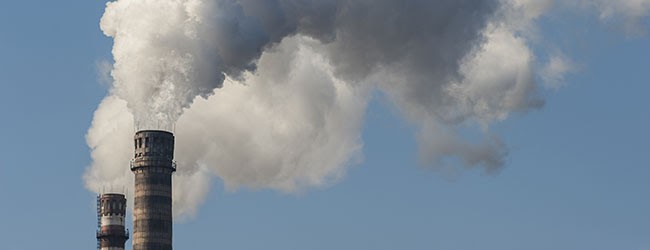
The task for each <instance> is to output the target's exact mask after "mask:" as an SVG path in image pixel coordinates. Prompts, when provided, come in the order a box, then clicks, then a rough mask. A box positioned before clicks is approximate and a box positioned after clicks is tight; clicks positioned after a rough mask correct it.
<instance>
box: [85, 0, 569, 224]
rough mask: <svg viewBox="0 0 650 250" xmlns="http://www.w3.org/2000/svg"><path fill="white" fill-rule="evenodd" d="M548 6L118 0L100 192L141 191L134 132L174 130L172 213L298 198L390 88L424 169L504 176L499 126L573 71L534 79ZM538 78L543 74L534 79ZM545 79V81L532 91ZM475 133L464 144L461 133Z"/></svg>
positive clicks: (93, 143)
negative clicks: (217, 184) (222, 197)
mask: <svg viewBox="0 0 650 250" xmlns="http://www.w3.org/2000/svg"><path fill="white" fill-rule="evenodd" d="M552 7H553V1H534V0H492V1H470V0H467V1H464V0H442V1H417V0H406V1H393V0H354V1H350V0H335V1H319V0H318V1H317V0H267V1H255V0H118V1H115V2H110V3H108V4H107V8H106V12H105V14H104V16H103V18H102V20H101V28H102V30H103V31H104V32H105V34H106V35H108V36H110V37H112V38H113V39H114V42H115V43H114V47H113V55H114V59H115V64H114V65H113V68H112V71H111V76H112V78H113V85H112V88H111V91H110V95H109V96H108V97H106V98H105V100H104V101H103V102H102V103H101V104H100V106H99V108H98V110H97V111H96V112H95V118H94V120H93V124H92V126H91V128H90V129H89V131H88V135H87V141H88V145H89V146H90V147H91V149H92V153H91V156H92V159H93V163H92V165H91V166H90V167H89V168H88V170H87V172H86V175H85V176H84V178H85V181H86V184H87V186H88V188H89V189H91V190H93V191H96V190H99V189H100V188H101V187H102V186H107V185H124V186H127V187H128V186H131V185H132V181H133V180H132V174H131V173H130V171H129V169H128V162H129V160H130V157H131V154H132V148H131V143H130V142H131V138H132V135H133V133H134V132H135V130H137V129H166V130H170V129H173V128H174V125H175V126H176V128H175V133H176V137H177V145H176V160H177V161H178V165H179V167H178V172H177V173H176V174H175V175H174V206H175V207H174V208H175V209H174V211H175V213H176V215H192V214H193V213H194V212H195V211H196V209H197V207H198V205H199V204H200V203H201V202H202V201H203V200H204V197H205V195H206V194H207V192H208V190H209V188H210V180H211V179H212V178H213V177H212V176H217V177H218V178H221V179H222V180H223V182H224V183H225V185H226V188H228V189H230V190H236V189H237V188H240V187H248V188H252V189H261V188H272V189H276V190H280V191H283V192H291V193H295V192H300V191H301V190H304V189H305V188H309V187H314V186H323V185H329V184H332V183H335V182H336V180H338V179H339V178H341V177H342V176H344V175H345V169H346V166H349V165H353V164H355V163H358V162H359V161H361V159H362V155H361V149H362V145H363V142H362V141H361V138H360V134H361V127H362V123H363V115H364V112H365V108H366V105H367V103H368V101H369V99H370V97H371V93H372V92H373V91H376V90H379V91H382V92H384V93H385V96H387V98H388V99H389V100H390V101H391V102H392V103H393V104H394V105H395V107H396V109H397V110H399V111H400V112H401V114H402V115H403V117H404V119H406V120H407V121H408V122H410V123H412V124H413V125H415V127H416V128H417V131H415V134H416V136H417V139H418V143H419V155H420V162H421V163H422V165H423V166H427V167H431V168H434V169H440V170H444V171H445V172H447V171H458V170H459V169H461V168H462V167H468V168H481V169H483V170H484V171H485V172H487V173H493V172H498V171H499V170H500V169H501V168H502V167H503V166H504V163H505V160H506V157H507V156H508V148H507V146H506V144H505V143H504V142H503V141H502V140H501V139H500V138H499V136H498V135H495V134H493V133H491V132H490V131H489V124H490V123H493V122H499V121H503V120H505V119H507V117H508V115H509V114H511V113H512V112H526V111H528V110H531V109H536V108H540V107H541V106H542V105H543V103H544V101H543V99H542V98H540V95H539V91H540V86H550V87H552V88H557V87H559V86H561V84H562V83H563V76H564V74H566V73H567V72H569V71H570V70H571V64H570V63H569V62H570V61H569V60H568V59H566V58H565V57H563V56H562V55H552V56H550V57H549V58H551V59H550V60H549V62H548V63H547V65H546V66H543V67H541V68H540V67H538V66H537V65H536V63H537V58H536V56H535V54H534V53H533V51H532V50H531V49H530V48H529V46H528V43H529V41H530V40H531V39H536V36H535V34H534V32H532V31H531V30H534V29H533V28H531V27H533V26H534V21H535V20H536V19H537V18H538V17H539V16H541V15H542V14H544V13H545V12H547V11H549V10H550V9H552ZM537 69H541V71H540V72H539V73H536V71H537ZM535 79H542V80H543V81H544V84H538V83H536V81H535ZM473 127H476V128H477V129H476V130H477V132H478V133H474V134H476V136H472V137H471V138H468V137H467V136H466V134H467V133H463V132H462V130H463V129H465V128H470V129H471V128H473Z"/></svg>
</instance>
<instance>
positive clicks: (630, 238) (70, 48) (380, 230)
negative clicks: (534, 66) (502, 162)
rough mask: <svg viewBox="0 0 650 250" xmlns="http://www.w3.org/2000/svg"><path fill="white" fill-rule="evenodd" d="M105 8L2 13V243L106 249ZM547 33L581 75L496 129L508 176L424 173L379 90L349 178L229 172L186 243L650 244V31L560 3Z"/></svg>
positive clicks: (13, 7) (53, 5) (14, 247)
mask: <svg viewBox="0 0 650 250" xmlns="http://www.w3.org/2000/svg"><path fill="white" fill-rule="evenodd" d="M104 6H105V3H104V1H88V0H84V1H81V0H74V1H73V0H70V1H7V2H3V4H2V6H1V7H0V200H1V201H0V242H2V247H0V248H2V249H3V250H5V249H6V250H20V249H93V248H95V226H96V217H95V216H96V215H95V207H94V202H95V200H94V199H95V196H94V195H95V194H94V193H91V192H89V191H88V190H87V189H86V188H85V186H84V182H83V180H82V175H83V173H84V171H85V168H86V167H87V166H88V165H89V164H90V161H91V159H90V156H89V152H90V150H89V148H88V146H87V145H86V142H85V138H84V136H85V134H86V132H87V130H88V127H89V126H90V122H91V120H92V115H93V112H94V110H95V109H96V108H97V105H98V104H99V102H100V101H101V100H102V98H103V97H104V96H106V94H107V91H108V86H107V85H106V84H103V83H101V81H100V80H99V77H98V75H99V74H98V71H97V64H98V62H100V61H102V60H110V59H111V54H110V53H111V47H112V40H111V39H110V38H108V37H106V36H104V35H103V34H102V32H101V30H100V29H99V24H98V22H99V19H100V17H101V15H102V13H103V11H104ZM645 22H646V23H648V20H645ZM539 28H540V31H539V32H540V35H541V36H544V37H545V38H546V39H548V40H549V41H552V42H553V44H555V46H557V47H558V49H561V50H562V51H563V52H564V54H565V55H566V56H567V57H568V58H571V60H572V61H573V62H574V63H575V65H577V67H576V68H577V70H575V71H574V72H572V73H570V74H568V75H567V78H566V85H564V86H562V87H560V88H558V89H556V90H545V92H544V93H543V96H544V97H545V99H546V105H545V106H544V107H543V108H541V109H539V110H533V111H530V112H528V113H526V114H514V115H511V116H510V118H508V119H507V120H506V121H504V122H501V123H497V124H494V125H493V126H492V129H493V130H494V131H495V132H496V133H498V134H500V135H501V136H503V138H504V140H505V142H506V143H507V144H508V145H509V147H510V148H511V152H510V155H509V156H508V158H507V165H506V167H505V168H504V169H502V170H501V171H500V172H499V173H497V174H494V175H486V174H483V172H482V171H479V170H478V169H474V170H472V169H470V170H464V171H461V174H460V175H458V176H455V177H453V178H451V177H448V176H444V175H442V174H440V173H438V172H435V171H431V170H429V169H425V168H421V167H418V164H417V155H416V152H417V143H416V141H415V139H414V138H413V128H412V127H411V126H410V125H408V124H406V123H405V122H404V121H403V120H402V119H401V118H400V117H399V114H396V113H395V112H394V110H395V109H394V107H391V104H390V102H387V101H386V100H385V97H384V96H383V95H382V94H377V95H376V96H375V97H374V98H373V99H372V101H371V103H370V105H369V108H368V110H367V111H366V113H365V122H364V129H363V134H362V139H363V143H364V147H363V155H364V160H363V162H362V163H360V164H358V165H354V166H352V167H350V168H349V169H348V171H347V174H346V176H345V177H344V178H343V179H342V180H341V181H339V182H338V183H335V184H333V185H331V186H326V187H320V188H315V189H310V190H307V191H306V192H304V193H302V194H299V195H294V194H283V193H280V192H277V191H273V190H261V191H248V190H240V191H238V192H228V191H225V190H224V187H223V183H221V182H220V181H219V180H215V181H213V182H212V183H211V191H210V193H209V194H208V199H207V201H206V202H205V204H203V205H202V206H201V207H200V209H199V211H198V214H197V215H196V217H195V218H194V219H190V220H187V221H183V222H177V223H175V224H174V247H175V248H176V249H231V250H235V249H441V250H452V249H459V250H461V249H463V250H469V249H495V250H496V249H498V250H506V249H507V250H510V249H512V250H519V249H531V250H532V249H540V250H542V249H544V250H545V249H566V250H574V249H590V250H611V249H621V250H650V199H649V197H650V163H648V162H649V161H648V157H649V156H650V99H649V98H648V93H650V37H649V36H648V35H644V36H626V35H624V34H622V32H620V31H617V30H616V29H614V28H612V27H610V26H607V25H603V24H601V23H600V22H599V21H598V18H597V17H595V16H594V15H572V14H571V13H563V12H561V11H560V12H558V13H556V14H552V15H548V16H545V17H543V18H542V19H541V20H539ZM544 46H545V45H543V44H542V45H540V44H535V45H533V48H534V49H548V48H543V47H544ZM125 167H127V166H125ZM130 244H131V241H128V242H127V249H131V247H130Z"/></svg>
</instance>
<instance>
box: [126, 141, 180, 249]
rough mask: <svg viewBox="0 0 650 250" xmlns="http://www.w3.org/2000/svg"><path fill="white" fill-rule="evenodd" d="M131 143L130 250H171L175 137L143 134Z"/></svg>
mask: <svg viewBox="0 0 650 250" xmlns="http://www.w3.org/2000/svg"><path fill="white" fill-rule="evenodd" d="M134 141H135V158H134V160H133V161H132V163H131V171H133V173H134V174H135V197H134V208H133V250H171V249H172V173H173V172H174V171H176V164H175V163H174V161H173V159H174V135H173V134H172V133H170V132H166V131H159V130H142V131H138V132H137V133H135V136H134Z"/></svg>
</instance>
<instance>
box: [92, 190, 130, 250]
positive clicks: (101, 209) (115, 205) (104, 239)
mask: <svg viewBox="0 0 650 250" xmlns="http://www.w3.org/2000/svg"><path fill="white" fill-rule="evenodd" d="M125 215H126V198H124V195H123V194H102V195H101V196H99V197H98V198H97V218H98V220H99V230H97V248H99V249H100V250H120V249H124V243H125V242H126V240H128V239H129V233H128V232H127V231H126V230H125V228H124V216H125Z"/></svg>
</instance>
